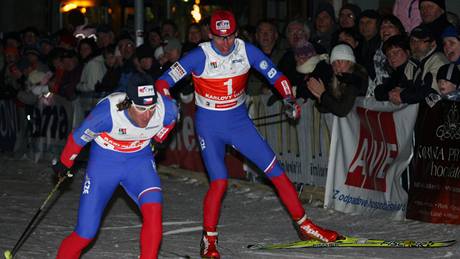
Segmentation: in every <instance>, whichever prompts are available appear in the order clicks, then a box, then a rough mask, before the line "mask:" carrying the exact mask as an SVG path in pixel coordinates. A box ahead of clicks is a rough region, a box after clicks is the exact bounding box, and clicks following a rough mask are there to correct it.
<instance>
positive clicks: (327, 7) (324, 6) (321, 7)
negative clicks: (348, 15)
mask: <svg viewBox="0 0 460 259" xmlns="http://www.w3.org/2000/svg"><path fill="white" fill-rule="evenodd" d="M323 11H324V12H326V13H327V14H328V15H329V16H330V17H331V18H332V20H333V21H334V22H335V11H334V7H333V6H332V5H331V4H330V3H328V2H320V3H319V4H318V9H317V10H316V14H315V17H317V16H318V14H320V13H321V12H323Z"/></svg>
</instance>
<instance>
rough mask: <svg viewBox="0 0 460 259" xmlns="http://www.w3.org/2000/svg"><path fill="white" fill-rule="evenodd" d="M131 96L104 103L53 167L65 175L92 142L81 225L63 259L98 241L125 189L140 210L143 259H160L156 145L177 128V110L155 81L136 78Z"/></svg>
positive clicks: (60, 258)
mask: <svg viewBox="0 0 460 259" xmlns="http://www.w3.org/2000/svg"><path fill="white" fill-rule="evenodd" d="M126 92H127V93H113V94H111V95H109V96H108V97H106V98H104V99H102V100H101V101H100V102H99V103H98V104H97V105H96V107H95V108H94V109H93V110H92V111H91V113H90V114H89V115H88V117H87V118H86V119H85V120H84V121H83V123H82V124H81V126H80V127H79V128H77V129H75V130H74V131H73V132H72V133H71V134H70V135H69V137H68V140H67V143H66V145H65V147H64V150H63V151H62V154H61V156H60V161H59V163H58V164H57V165H56V166H55V167H54V168H55V169H56V170H55V171H57V172H58V174H60V175H63V174H65V173H66V172H67V171H68V170H69V169H70V168H71V167H72V166H73V164H74V159H75V158H76V157H77V155H78V154H79V152H80V150H81V149H82V147H83V146H84V145H86V144H88V143H90V142H92V145H91V149H90V154H89V161H88V166H87V170H86V175H85V177H84V184H83V186H82V192H81V197H80V207H79V210H78V222H77V225H76V227H75V229H74V231H73V232H72V233H71V234H70V235H69V236H67V237H66V238H65V239H64V240H63V241H62V243H61V246H60V247H59V251H58V254H57V258H58V259H77V258H79V257H80V254H81V252H82V250H83V249H84V248H85V247H86V246H87V245H88V244H89V243H90V242H91V241H92V240H93V239H94V237H95V236H96V233H97V231H98V229H99V225H100V221H101V217H102V215H103V212H104V208H105V207H106V205H107V202H108V201H109V200H110V198H111V196H112V194H113V192H114V191H115V189H116V188H117V187H118V185H121V186H122V187H123V188H124V189H125V191H126V192H127V194H128V195H129V196H130V197H131V199H132V200H133V201H134V202H135V203H136V204H137V206H138V207H139V208H140V211H141V213H142V218H143V224H142V229H141V236H140V247H141V249H140V250H141V254H140V258H141V259H152V258H157V256H158V250H159V247H160V242H161V238H162V201H163V196H162V190H161V184H160V178H159V176H158V174H157V172H156V167H155V161H154V156H153V154H152V149H151V147H150V142H151V139H154V141H156V142H162V141H164V140H165V138H166V137H167V135H168V134H169V132H170V131H171V130H172V128H173V127H174V125H175V120H176V118H177V107H176V105H175V104H174V103H173V102H172V101H171V100H170V99H168V98H164V97H162V96H161V95H157V94H156V91H155V89H154V86H153V80H152V79H151V78H150V77H149V76H148V75H145V74H134V76H132V78H131V79H130V83H129V85H128V88H127V91H126Z"/></svg>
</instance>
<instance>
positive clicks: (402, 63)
mask: <svg viewBox="0 0 460 259" xmlns="http://www.w3.org/2000/svg"><path fill="white" fill-rule="evenodd" d="M382 51H383V53H384V54H385V56H386V59H387V63H388V66H389V68H390V69H389V77H388V78H384V79H383V82H382V83H381V84H379V85H377V87H376V88H375V90H374V96H375V99H376V100H377V101H391V102H393V100H390V99H389V93H390V92H391V91H392V90H393V89H395V88H405V87H407V83H408V80H407V77H406V76H405V74H404V70H405V68H406V64H407V62H408V61H409V57H410V47H409V39H408V38H407V36H405V35H395V36H392V37H390V38H388V39H387V40H386V41H385V43H384V44H383V47H382ZM395 104H399V103H395Z"/></svg>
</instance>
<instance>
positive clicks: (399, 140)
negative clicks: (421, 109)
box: [324, 98, 418, 219]
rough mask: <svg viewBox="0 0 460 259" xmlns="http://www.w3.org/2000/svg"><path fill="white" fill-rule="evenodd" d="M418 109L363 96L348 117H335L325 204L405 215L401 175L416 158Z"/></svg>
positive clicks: (361, 211)
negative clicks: (413, 156) (414, 131)
mask: <svg viewBox="0 0 460 259" xmlns="http://www.w3.org/2000/svg"><path fill="white" fill-rule="evenodd" d="M417 109H418V106H417V105H409V106H404V107H401V106H393V105H391V104H389V103H386V102H385V103H384V102H377V101H375V99H373V98H359V99H358V100H357V101H356V103H355V107H354V108H353V110H352V111H351V112H350V113H349V114H348V115H347V117H344V118H338V117H336V118H335V119H334V123H333V129H332V136H331V150H330V154H329V163H328V171H327V182H326V191H325V203H324V204H325V207H328V208H333V209H336V210H338V211H342V212H346V213H360V214H373V213H379V214H381V213H387V214H389V216H391V217H394V218H397V219H403V218H405V213H406V203H407V193H406V192H405V191H404V189H403V188H402V185H401V180H400V178H401V174H402V172H403V171H404V170H405V168H406V167H407V165H408V164H409V161H410V159H411V157H412V135H413V128H414V124H415V118H416V114H417Z"/></svg>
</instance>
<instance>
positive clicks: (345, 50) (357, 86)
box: [307, 44, 368, 117]
mask: <svg viewBox="0 0 460 259" xmlns="http://www.w3.org/2000/svg"><path fill="white" fill-rule="evenodd" d="M330 63H331V66H332V70H333V77H332V80H331V83H330V84H325V83H324V82H323V81H322V80H321V79H320V80H318V79H316V78H310V80H308V82H307V86H308V90H310V92H311V93H312V94H313V96H315V98H316V100H317V103H316V107H317V108H318V110H319V111H320V112H323V113H332V114H334V115H336V116H339V117H344V116H346V115H347V114H348V113H349V112H350V111H351V109H352V108H353V105H354V103H355V99H356V97H358V96H364V95H365V94H366V91H367V84H368V79H367V73H366V70H365V69H364V68H363V67H362V66H360V65H359V64H356V59H355V56H354V55H353V50H352V49H351V47H350V46H348V45H346V44H339V45H337V46H335V47H334V48H333V49H332V51H331V57H330Z"/></svg>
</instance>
